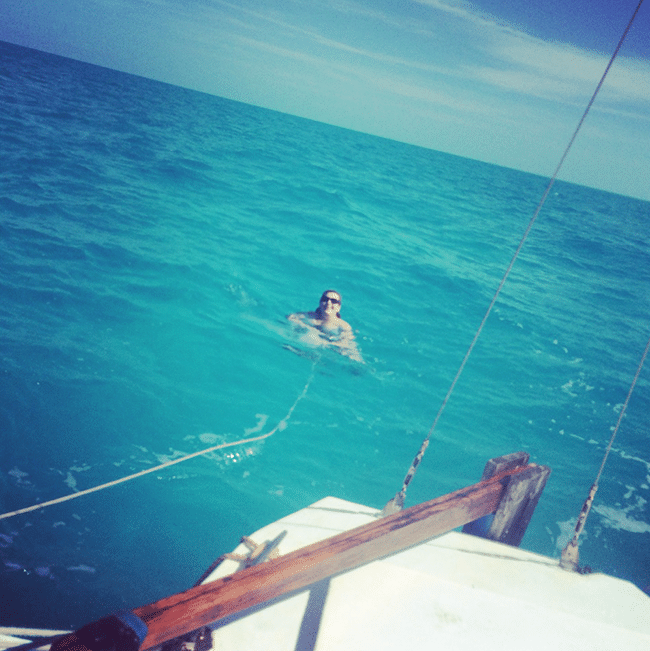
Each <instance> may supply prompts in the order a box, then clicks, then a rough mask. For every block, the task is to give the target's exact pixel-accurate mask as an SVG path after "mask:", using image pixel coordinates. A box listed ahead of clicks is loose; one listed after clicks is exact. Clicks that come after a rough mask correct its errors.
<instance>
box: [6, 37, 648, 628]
mask: <svg viewBox="0 0 650 651" xmlns="http://www.w3.org/2000/svg"><path fill="white" fill-rule="evenodd" d="M0 51H1V52H2V57H1V58H0V61H1V63H0V131H1V133H2V137H1V138H0V151H1V155H2V157H1V160H2V161H3V165H2V185H1V186H0V188H1V189H0V247H1V250H0V256H1V257H0V259H1V260H2V263H1V264H2V274H1V275H0V292H1V297H2V300H1V302H0V328H1V337H2V347H1V360H2V363H1V367H0V370H1V372H0V382H1V385H0V446H1V448H0V449H1V450H2V455H1V457H0V510H1V511H2V512H5V511H9V510H13V509H18V508H21V507H24V506H29V505H31V504H34V503H37V502H42V501H46V500H49V499H53V498H56V497H59V496H61V495H65V494H68V493H70V492H71V491H74V490H83V489H85V488H88V487H91V486H94V485H97V484H100V483H103V482H106V481H110V480H113V479H117V478H119V477H121V476H123V475H126V474H129V473H131V472H135V471H138V470H142V469H144V468H148V467H152V466H153V465H156V464H158V463H159V462H161V461H164V460H166V459H169V458H173V457H175V456H179V455H180V454H182V453H189V452H193V451H196V450H200V449H203V448H206V447H209V446H211V445H214V444H215V443H218V442H222V441H236V440H239V439H241V438H244V437H250V436H254V435H256V434H259V433H264V432H267V431H271V430H272V429H273V428H274V427H275V426H276V425H277V424H278V423H279V422H281V421H282V420H283V419H285V420H286V427H284V428H280V429H279V430H278V431H277V432H276V433H275V434H274V435H273V436H272V437H271V438H269V439H267V440H266V441H264V442H263V443H257V444H252V445H247V446H241V447H237V448H230V449H229V450H226V451H222V452H217V453H214V454H211V455H210V456H209V457H207V458H198V459H194V460H192V461H189V462H187V463H185V464H180V465H176V466H174V467H172V468H169V469H167V470H164V471H160V472H159V473H154V474H151V475H148V476H146V477H144V478H141V479H137V480H135V481H134V482H131V483H129V484H124V485H121V486H119V487H115V488H111V489H109V490H106V491H104V492H102V493H96V494H94V495H90V496H87V497H82V498H80V499H78V500H73V501H71V502H67V503H65V504H62V505H58V506H54V507H51V508H49V509H43V510H41V511H35V512H32V513H29V514H25V515H21V516H18V517H15V518H12V519H7V520H2V521H0V561H1V563H0V577H1V587H0V600H1V603H2V609H1V611H0V612H1V616H0V623H2V624H15V625H29V626H51V627H76V626H79V625H81V624H83V623H85V622H87V621H90V620H92V619H96V618H98V617H100V616H102V615H104V614H107V613H109V612H112V611H114V610H117V609H118V608H125V607H135V606H138V605H142V604H145V603H148V602H151V601H154V600H156V599H158V598H161V597H163V596H165V595H167V594H170V593H173V592H176V591H179V590H183V589H185V588H187V587H190V586H191V585H192V584H193V583H194V581H195V580H196V579H197V578H198V577H199V576H200V575H201V573H202V571H203V570H204V569H205V568H206V567H207V566H208V565H209V564H210V563H211V561H212V560H213V559H214V558H216V557H217V556H219V555H220V554H222V553H223V552H225V551H229V550H230V549H232V548H233V547H234V546H235V545H236V543H237V542H238V540H239V538H240V537H241V535H243V534H248V533H250V532H251V531H253V530H255V529H256V528H259V527H260V526H261V525H263V524H265V523H266V522H268V521H269V520H274V519H277V518H279V517H281V516H283V515H285V514H286V513H289V512H291V511H293V510H295V509H297V508H301V507H303V506H306V505H307V504H309V503H311V502H313V501H315V500H317V499H319V498H321V497H323V496H325V495H335V496H337V497H341V498H344V499H349V500H353V501H359V502H364V503H367V504H370V505H372V506H376V507H381V506H383V505H384V504H385V503H386V502H387V501H388V500H389V499H390V498H391V497H392V496H393V495H394V494H395V492H396V491H397V490H398V489H399V488H400V485H401V482H402V479H403V477H404V474H405V473H406V471H407V470H408V467H409V464H410V462H411V460H412V458H413V456H414V454H415V453H416V452H417V449H418V447H419V445H420V442H421V441H422V439H423V438H424V436H425V435H426V433H427V431H428V430H429V427H430V426H431V422H432V420H433V418H434V416H435V414H436V412H437V411H438V408H439V406H440V404H441V401H442V399H443V398H444V396H445V394H446V392H447V389H448V387H449V385H450V383H451V381H452V379H453V377H454V375H455V373H456V371H457V369H458V366H459V364H460V362H461V360H462V358H463V356H464V354H465V352H466V350H467V347H468V346H469V343H470V341H471V339H472V337H473V335H474V332H475V331H476V328H477V327H478V325H479V323H480V321H481V319H482V317H483V314H484V313H485V310H486V308H487V306H488V304H489V302H490V299H491V297H492V295H493V293H494V291H495V289H496V287H497V285H498V283H499V280H500V278H501V276H502V274H503V272H504V270H505V268H506V266H507V265H508V263H509V261H510V259H511V257H512V254H513V253H514V250H515V248H516V246H517V243H518V242H519V239H520V237H521V234H522V233H523V230H524V228H525V226H526V225H527V223H528V221H529V219H530V217H531V215H532V213H533V211H534V209H535V207H536V205H537V203H538V201H539V197H540V196H541V193H542V191H543V189H544V188H545V186H546V180H545V179H542V178H539V177H535V176H531V175H528V174H524V173H520V172H516V171H513V170H508V169H504V168H499V167H495V166H491V165H487V164H484V163H480V162H477V161H472V160H468V159H463V158H458V157H454V156H450V155H447V154H443V153H440V152H435V151H430V150H426V149H421V148H417V147H413V146H409V145H405V144H401V143H398V142H393V141H389V140H383V139H380V138H376V137H372V136H368V135H364V134H361V133H356V132H351V131H346V130H343V129H339V128H335V127H331V126H327V125H323V124H319V123H315V122H310V121H307V120H303V119H299V118H295V117H292V116H288V115H282V114H279V113H274V112H271V111H267V110H264V109H261V108H256V107H252V106H248V105H244V104H239V103H236V102H232V101H229V100H225V99H222V98H218V97H211V96H208V95H203V94H200V93H196V92H192V91H188V90H184V89H181V88H177V87H173V86H168V85H164V84H160V83H157V82H152V81H149V80H145V79H141V78H137V77H133V76H129V75H124V74H121V73H117V72H114V71H110V70H106V69H102V68H98V67H94V66H90V65H86V64H82V63H78V62H74V61H71V60H66V59H62V58H59V57H54V56H50V55H46V54H43V53H39V52H35V51H33V50H27V49H24V48H19V47H15V46H10V45H7V44H0ZM649 217H650V204H648V203H645V202H642V201H638V200H635V199H631V198H626V197H622V196H617V195H612V194H608V193H604V192H600V191H596V190H592V189H588V188H583V187H579V186H575V185H571V184H567V183H562V182H558V183H557V184H556V185H555V187H554V189H553V192H552V195H551V197H550V199H549V201H548V202H547V205H546V208H545V210H544V212H543V213H542V215H541V217H540V218H539V220H538V222H537V224H536V226H535V228H534V230H533V232H532V234H531V236H530V239H529V241H528V243H527V244H526V246H525V248H524V250H523V252H522V254H521V257H520V259H519V260H518V262H517V264H516V266H515V268H514V270H513V272H512V275H511V277H510V280H509V282H508V284H507V285H506V287H505V289H504V290H503V292H502V294H501V296H500V298H499V300H498V302H497V305H496V307H495V310H494V312H493V314H492V316H491V317H490V319H489V321H488V322H487V325H486V327H485V329H484V332H483V334H482V336H481V339H480V340H479V343H478V344H477V346H476V348H475V350H474V353H473V355H472V357H471V359H470V362H469V363H468V365H467V367H466V369H465V372H464V374H463V376H462V377H461V379H460V381H459V383H458V385H457V387H456V390H455V392H454V394H453V396H452V398H451V400H450V401H449V404H448V406H447V409H446V411H445V413H444V415H443V417H442V418H441V420H440V423H439V425H438V427H437V429H436V431H435V433H434V435H433V438H432V443H431V445H430V446H429V450H428V452H427V455H426V456H425V458H424V461H423V463H422V464H421V466H420V469H419V470H418V474H417V475H416V477H415V479H414V480H413V482H412V483H411V485H410V487H409V492H408V496H407V505H412V504H415V503H417V502H419V501H422V500H425V499H429V498H431V497H435V496H437V495H440V494H443V493H445V492H448V491H451V490H455V489H457V488H460V487H461V486H463V485H466V484H469V483H474V482H475V481H476V480H477V479H478V478H479V477H480V475H481V472H482V469H483V466H484V464H485V461H486V460H487V459H488V458H490V457H494V456H498V455H501V454H507V453H509V452H513V451H516V450H519V449H525V450H527V451H528V452H530V453H531V456H532V459H533V461H535V462H537V463H543V464H546V465H549V466H551V468H552V470H553V474H552V475H551V479H550V480H549V484H548V485H547V488H546V490H545V493H544V495H543V497H542V500H541V502H540V504H539V506H538V509H537V512H536V514H535V516H534V518H533V521H532V523H531V526H530V528H529V531H528V533H527V534H526V537H525V538H524V542H523V545H522V546H523V547H525V548H527V549H531V550H534V551H538V552H541V553H544V554H549V555H555V556H557V555H559V550H560V549H561V547H562V546H563V544H564V543H565V542H566V540H567V537H568V535H569V533H570V531H571V530H572V528H573V525H574V522H575V518H576V517H577V514H578V512H579V510H580V507H581V505H582V502H583V500H584V498H585V497H586V494H587V492H588V490H589V487H590V486H591V483H592V482H593V480H594V477H595V473H596V472H597V470H598V467H599V465H600V461H601V458H602V455H603V452H604V449H605V447H606V445H607V442H608V440H609V436H610V434H611V428H612V427H613V425H614V424H615V422H616V419H617V418H618V411H619V410H620V406H621V404H622V403H623V402H624V400H625V396H626V394H627V390H628V387H629V384H630V382H631V379H632V377H633V375H634V372H635V370H636V366H637V364H638V361H639V357H640V355H641V353H642V351H643V347H644V345H645V342H646V339H647V336H648V334H649V333H648V323H649V320H648V315H649V314H650V231H649V229H648V219H649ZM328 288H332V289H335V290H337V291H339V292H340V293H341V294H342V296H343V305H342V316H343V318H345V319H346V320H348V321H349V322H350V323H351V324H352V326H353V327H354V329H355V331H356V333H357V334H356V336H357V341H358V343H359V346H360V348H361V351H362V354H363V356H364V359H365V361H366V364H364V365H360V364H357V363H355V362H352V361H350V360H348V359H346V358H343V357H341V356H339V355H336V354H335V353H334V352H332V351H327V350H320V351H314V350H312V349H310V348H309V347H308V346H306V345H305V344H303V343H301V342H300V340H299V338H298V337H297V335H296V333H294V332H292V330H291V328H290V327H289V325H288V323H287V322H286V319H285V315H286V314H287V313H289V312H293V311H297V310H311V309H314V308H315V307H316V304H317V301H318V297H319V296H320V294H321V292H322V291H323V290H324V289H328ZM287 344H290V345H292V346H295V347H297V348H299V349H300V350H303V351H304V352H305V356H300V355H296V354H293V353H292V352H290V351H288V350H287V349H286V348H285V345H287ZM315 353H317V357H316V358H315V359H316V361H314V359H312V357H313V355H314V354H315ZM649 386H650V383H649V381H648V371H647V369H644V371H643V373H642V375H641V378H640V380H639V384H638V387H637V391H636V393H635V395H634V396H633V398H632V401H631V403H630V407H629V411H628V415H627V416H626V418H625V419H624V421H623V425H622V428H621V431H620V433H619V436H618V438H617V440H616V442H615V444H614V449H613V453H612V455H611V457H610V460H609V461H608V465H607V467H606V472H605V476H604V478H603V479H602V480H601V484H600V490H599V493H598V496H597V502H596V505H595V507H594V510H593V511H592V514H591V516H590V518H589V520H588V523H587V529H586V535H585V537H584V542H583V544H582V547H581V562H582V563H585V564H589V565H591V566H592V567H593V568H594V569H595V570H599V571H606V572H609V573H612V574H615V575H617V576H621V577H624V578H628V579H630V580H632V581H634V582H635V583H636V584H637V585H639V586H640V587H641V588H642V589H644V590H645V591H646V592H650V570H649V569H648V568H650V545H649V544H648V543H649V542H650V514H649V513H648V507H647V500H648V498H649V491H650V487H649V485H650V457H649V456H648V425H649V420H648V414H650V396H649V393H648V389H649ZM305 388H306V393H305V394H304V397H302V398H300V399H298V398H299V397H300V396H301V395H302V393H303V391H304V390H305ZM296 401H297V403H296ZM293 405H295V409H294V410H293V411H291V413H290V414H289V412H290V409H291V407H292V406H293ZM288 415H289V417H288V418H287V416H288Z"/></svg>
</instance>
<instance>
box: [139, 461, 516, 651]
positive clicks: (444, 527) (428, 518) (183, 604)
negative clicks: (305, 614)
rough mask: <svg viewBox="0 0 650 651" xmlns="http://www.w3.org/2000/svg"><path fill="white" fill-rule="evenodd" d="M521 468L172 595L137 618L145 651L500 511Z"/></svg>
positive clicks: (140, 611)
mask: <svg viewBox="0 0 650 651" xmlns="http://www.w3.org/2000/svg"><path fill="white" fill-rule="evenodd" d="M524 469H525V468H514V469H510V470H507V471H505V472H503V473H500V474H498V475H495V476H494V477H492V478H491V479H489V480H487V481H483V482H479V483H478V484H474V485H473V486H469V487H468V488H463V489H461V490H459V491H456V492H454V493H450V494H448V495H444V496H442V497H439V498H436V499H434V500H430V501H428V502H424V503H423V504H418V505H416V506H413V507H411V508H409V509H406V510H404V511H400V512H398V513H395V514H393V515H390V516H387V517H385V518H382V519H380V520H378V521H376V522H372V523H370V524H367V525H363V526H361V527H357V528H356V529H352V530H350V531H347V532H344V533H342V534H338V535H336V536H333V537H331V538H328V539H326V540H323V541H321V542H318V543H314V544H312V545H309V546H307V547H303V548H302V549H298V550H296V551H294V552H291V553H289V554H286V555H284V556H281V557H279V558H277V559H275V560H272V561H268V562H266V563H263V564H262V565H258V566H255V567H251V568H248V569H245V570H242V571H241V572H237V573H236V574H234V575H231V576H227V577H224V578H222V579H219V580H217V581H214V582H212V583H208V584H205V585H199V586H196V587H194V588H191V589H189V590H186V591H185V592H181V593H179V594H176V595H172V596H170V597H166V598H164V599H161V600H160V601H157V602H155V603H152V604H149V605H148V606H142V607H140V608H136V609H135V610H134V611H133V613H134V614H135V615H137V616H138V617H139V618H140V619H142V620H143V621H144V622H145V623H146V624H147V626H148V633H147V637H146V638H145V640H144V642H143V643H142V645H141V647H140V649H141V651H145V650H146V649H149V648H151V647H153V646H156V645H159V644H162V643H163V642H166V641H168V640H170V639H173V638H175V637H179V636H181V635H185V634H187V633H189V632H191V631H194V630H196V629H198V628H201V627H202V626H206V625H208V624H211V623H213V622H216V621H218V620H220V619H222V618H224V617H227V616H229V615H233V614H235V613H238V612H240V611H243V610H246V609H248V608H252V607H254V606H257V605H258V604H261V603H263V602H266V601H269V600H271V599H275V598H278V597H281V596H284V595H287V594H290V593H294V592H296V591H298V590H301V589H304V588H306V587H307V586H309V585H311V584H312V583H315V582H316V581H320V580H323V579H326V578H328V577H331V576H334V575H336V574H339V573H341V572H345V571H348V570H350V569H353V568H355V567H358V566H360V565H364V564H366V563H369V562H371V561H373V560H376V559H378V558H382V557H384V556H388V555H390V554H393V553H396V552H398V551H401V550H403V549H406V548H408V547H411V546H413V545H416V544H419V543H422V542H424V541H425V540H429V539H431V538H433V537H435V536H438V535H441V534H443V533H446V532H447V531H451V530H452V529H455V528H457V527H460V526H462V525H464V524H466V523H467V522H471V521H472V520H476V519H477V518H480V517H482V516H484V515H486V514H488V513H493V512H494V511H495V510H496V509H497V506H498V504H499V502H500V501H501V497H502V495H503V493H504V491H505V487H504V484H505V483H507V481H508V478H509V477H514V476H516V475H517V474H519V473H521V472H522V471H523V470H524Z"/></svg>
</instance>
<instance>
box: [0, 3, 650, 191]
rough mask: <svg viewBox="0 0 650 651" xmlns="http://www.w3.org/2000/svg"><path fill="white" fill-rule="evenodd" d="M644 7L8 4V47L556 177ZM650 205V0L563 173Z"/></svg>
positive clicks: (2, 28) (1, 14) (4, 19)
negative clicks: (589, 104) (612, 60)
mask: <svg viewBox="0 0 650 651" xmlns="http://www.w3.org/2000/svg"><path fill="white" fill-rule="evenodd" d="M637 4H638V0H545V1H544V2H539V1H537V0H476V1H475V2H472V3H469V2H462V1H457V0H401V1H398V0H231V1H229V0H223V1H222V0H2V3H1V6H0V40H5V41H8V42H11V43H16V44H19V45H25V46H28V47H33V48H36V49H39V50H43V51H46V52H52V53H55V54H61V55H63V56H67V57H71V58H73V59H79V60H82V61H87V62H90V63H96V64H99V65H102V66H106V67H108V68H114V69H116V70H122V71H125V72H130V73H134V74H138V75H141V76H144V77H150V78H153V79H158V80H161V81H165V82H168V83H172V84H176V85H180V86H185V87H188V88H194V89H197V90H201V91H204V92H208V93H212V94H215V95H220V96H223V97H228V98H231V99H235V100H239V101H242V102H247V103H249V104H255V105H258V106H264V107H267V108H271V109H275V110H279V111H283V112H285V113H291V114H294V115H300V116H303V117H307V118H311V119H314V120H319V121H322V122H327V123H329V124H336V125H339V126H343V127H347V128H350V129H354V130H357V131H364V132H367V133H372V134H376V135H380V136H384V137H387V138H393V139H395V140H401V141H404V142H409V143H413V144H417V145H422V146H424V147H430V148H432V149H437V150H440V151H445V152H450V153H453V154H458V155H460V156H467V157H470V158H475V159H479V160H483V161H487V162H490V163H496V164H498V165H504V166H507V167H513V168H516V169H521V170H525V171H528V172H534V173H537V174H542V175H545V176H550V175H551V174H552V172H553V170H554V169H555V166H556V164H557V162H558V160H559V158H560V156H561V154H562V152H563V150H564V147H565V146H566V143H567V142H568V140H569V138H570V136H571V134H572V132H573V130H574V128H575V126H576V124H577V123H578V120H579V119H580V116H581V114H582V111H583V109H584V107H585V105H586V104H587V102H588V100H589V98H590V97H591V94H592V92H593V90H594V88H595V86H596V84H597V83H598V80H599V79H600V76H601V75H602V72H603V71H604V69H605V66H606V64H607V61H608V60H609V56H610V55H611V52H612V51H613V49H614V47H615V46H616V44H617V43H618V40H619V38H620V36H621V34H622V32H623V29H624V28H625V26H626V24H627V22H628V20H629V18H630V17H631V15H632V13H633V12H634V9H635V8H636V6H637ZM560 178H564V179H567V180H570V181H574V182H576V183H581V184H583V185H588V186H592V187H598V188H603V189H606V190H611V191H613V192H618V193H621V194H627V195H631V196H636V197H641V198H645V199H648V200H650V0H646V3H645V5H644V6H642V7H641V10H640V12H639V16H638V18H637V22H636V24H635V26H634V28H633V29H632V31H631V32H630V34H629V36H628V39H627V40H626V42H625V44H624V45H623V48H622V50H621V53H620V55H619V58H618V59H617V62H616V63H615V65H614V67H613V69H612V71H611V73H610V76H609V77H608V80H607V81H606V84H605V86H604V87H603V90H602V92H601V94H600V96H599V98H598V100H597V101H596V104H595V105H594V107H593V109H592V112H591V113H590V116H589V118H588V120H587V122H586V123H585V126H584V127H583V130H582V132H581V135H580V136H579V138H578V140H577V141H576V144H575V145H574V149H573V150H572V153H571V154H570V156H569V158H568V159H567V162H566V163H565V167H564V168H563V171H562V172H561V174H560Z"/></svg>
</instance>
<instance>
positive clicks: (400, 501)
mask: <svg viewBox="0 0 650 651" xmlns="http://www.w3.org/2000/svg"><path fill="white" fill-rule="evenodd" d="M642 4H643V0H639V4H638V5H637V7H636V9H635V10H634V14H632V18H630V20H629V22H628V24H627V27H626V28H625V31H624V32H623V35H622V36H621V38H620V40H619V42H618V45H617V46H616V49H615V50H614V53H613V54H612V56H611V57H610V59H609V63H608V64H607V67H606V68H605V72H604V73H603V75H602V77H601V78H600V81H599V82H598V85H597V86H596V90H595V91H594V92H593V95H592V96H591V99H590V100H589V103H588V104H587V107H586V108H585V110H584V111H583V113H582V117H581V118H580V121H579V122H578V126H577V127H576V128H575V130H574V132H573V135H572V136H571V139H570V140H569V144H568V145H567V146H566V148H565V150H564V153H563V154H562V157H561V158H560V162H559V163H558V164H557V167H556V168H555V171H554V172H553V176H552V177H551V180H550V181H549V183H548V185H547V186H546V190H545V191H544V193H543V194H542V198H541V199H540V202H539V204H538V206H537V208H536V209H535V212H534V214H533V216H532V218H531V219H530V222H529V223H528V226H527V228H526V230H525V231H524V234H523V236H522V238H521V240H520V242H519V246H518V247H517V250H516V251H515V253H514V255H513V256H512V260H510V264H509V265H508V268H507V269H506V271H505V273H504V274H503V278H501V282H500V283H499V286H498V287H497V290H496V292H495V293H494V296H493V297H492V301H491V302H490V305H489V306H488V308H487V311H486V312H485V316H484V317H483V320H482V321H481V323H480V325H479V327H478V330H477V331H476V334H475V335H474V338H473V339H472V342H471V343H470V345H469V348H468V349H467V352H466V353H465V357H463V360H462V362H461V363H460V367H459V368H458V371H457V372H456V376H455V377H454V379H453V381H452V383H451V385H450V387H449V390H448V391H447V395H445V397H444V399H443V401H442V404H441V406H440V409H439V410H438V413H437V414H436V417H435V419H434V421H433V424H432V425H431V428H430V429H429V432H428V434H427V435H426V437H425V438H424V440H423V441H422V444H421V445H420V449H419V450H418V453H417V454H416V455H415V457H414V459H413V461H412V463H411V467H410V468H409V470H408V472H407V473H406V476H405V477H404V481H403V483H402V487H401V488H400V490H399V491H398V492H397V493H396V494H395V497H393V499H391V500H390V501H389V502H388V503H387V504H386V506H385V507H384V510H383V515H390V514H391V513H395V512H397V511H399V510H401V509H402V507H403V506H404V499H405V498H406V489H407V488H408V485H409V484H410V483H411V480H412V479H413V476H414V475H415V472H416V470H417V468H418V466H419V464H420V461H422V457H424V453H425V452H426V450H427V447H428V446H429V441H430V439H431V435H432V434H433V432H434V430H435V429H436V426H437V425H438V421H439V420H440V416H442V412H443V411H444V410H445V407H446V406H447V402H449V398H450V397H451V394H452V393H453V391H454V388H455V387H456V383H457V382H458V380H459V378H460V376H461V374H462V372H463V369H464V368H465V365H466V364H467V360H468V359H469V356H470V355H471V354H472V350H473V349H474V346H475V345H476V342H477V341H478V338H479V336H480V335H481V332H482V331H483V326H485V323H486V321H487V320H488V317H489V316H490V313H491V312H492V308H493V307H494V304H495V303H496V301H497V298H498V297H499V294H500V293H501V290H502V289H503V286H504V285H505V282H506V280H507V278H508V276H509V275H510V272H511V271H512V268H513V267H514V264H515V262H516V260H517V258H518V257H519V253H520V251H521V249H522V248H523V246H524V242H525V241H526V240H527V239H528V235H529V234H530V231H531V230H532V228H533V224H534V223H535V222H536V221H537V217H538V215H539V213H540V212H541V210H542V207H543V205H544V203H546V199H547V197H548V195H549V193H550V192H551V188H552V187H553V185H554V183H555V180H556V178H557V175H558V173H559V171H560V169H561V167H562V165H563V164H564V161H565V159H566V157H567V156H568V154H569V150H570V149H571V147H572V146H573V143H574V141H575V139H576V137H577V135H578V132H579V131H580V129H581V127H582V124H583V123H584V121H585V119H586V117H587V114H588V113H589V111H590V109H591V106H592V104H593V103H594V100H595V99H596V96H597V95H598V93H599V92H600V89H601V87H602V85H603V83H604V81H605V77H607V74H608V73H609V69H610V68H611V67H612V64H613V63H614V59H616V56H617V55H618V52H619V50H620V49H621V46H622V45H623V41H624V40H625V37H626V36H627V34H628V32H629V31H630V28H631V27H632V23H633V22H634V19H635V18H636V16H637V14H638V13H639V9H640V8H641V5H642Z"/></svg>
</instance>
